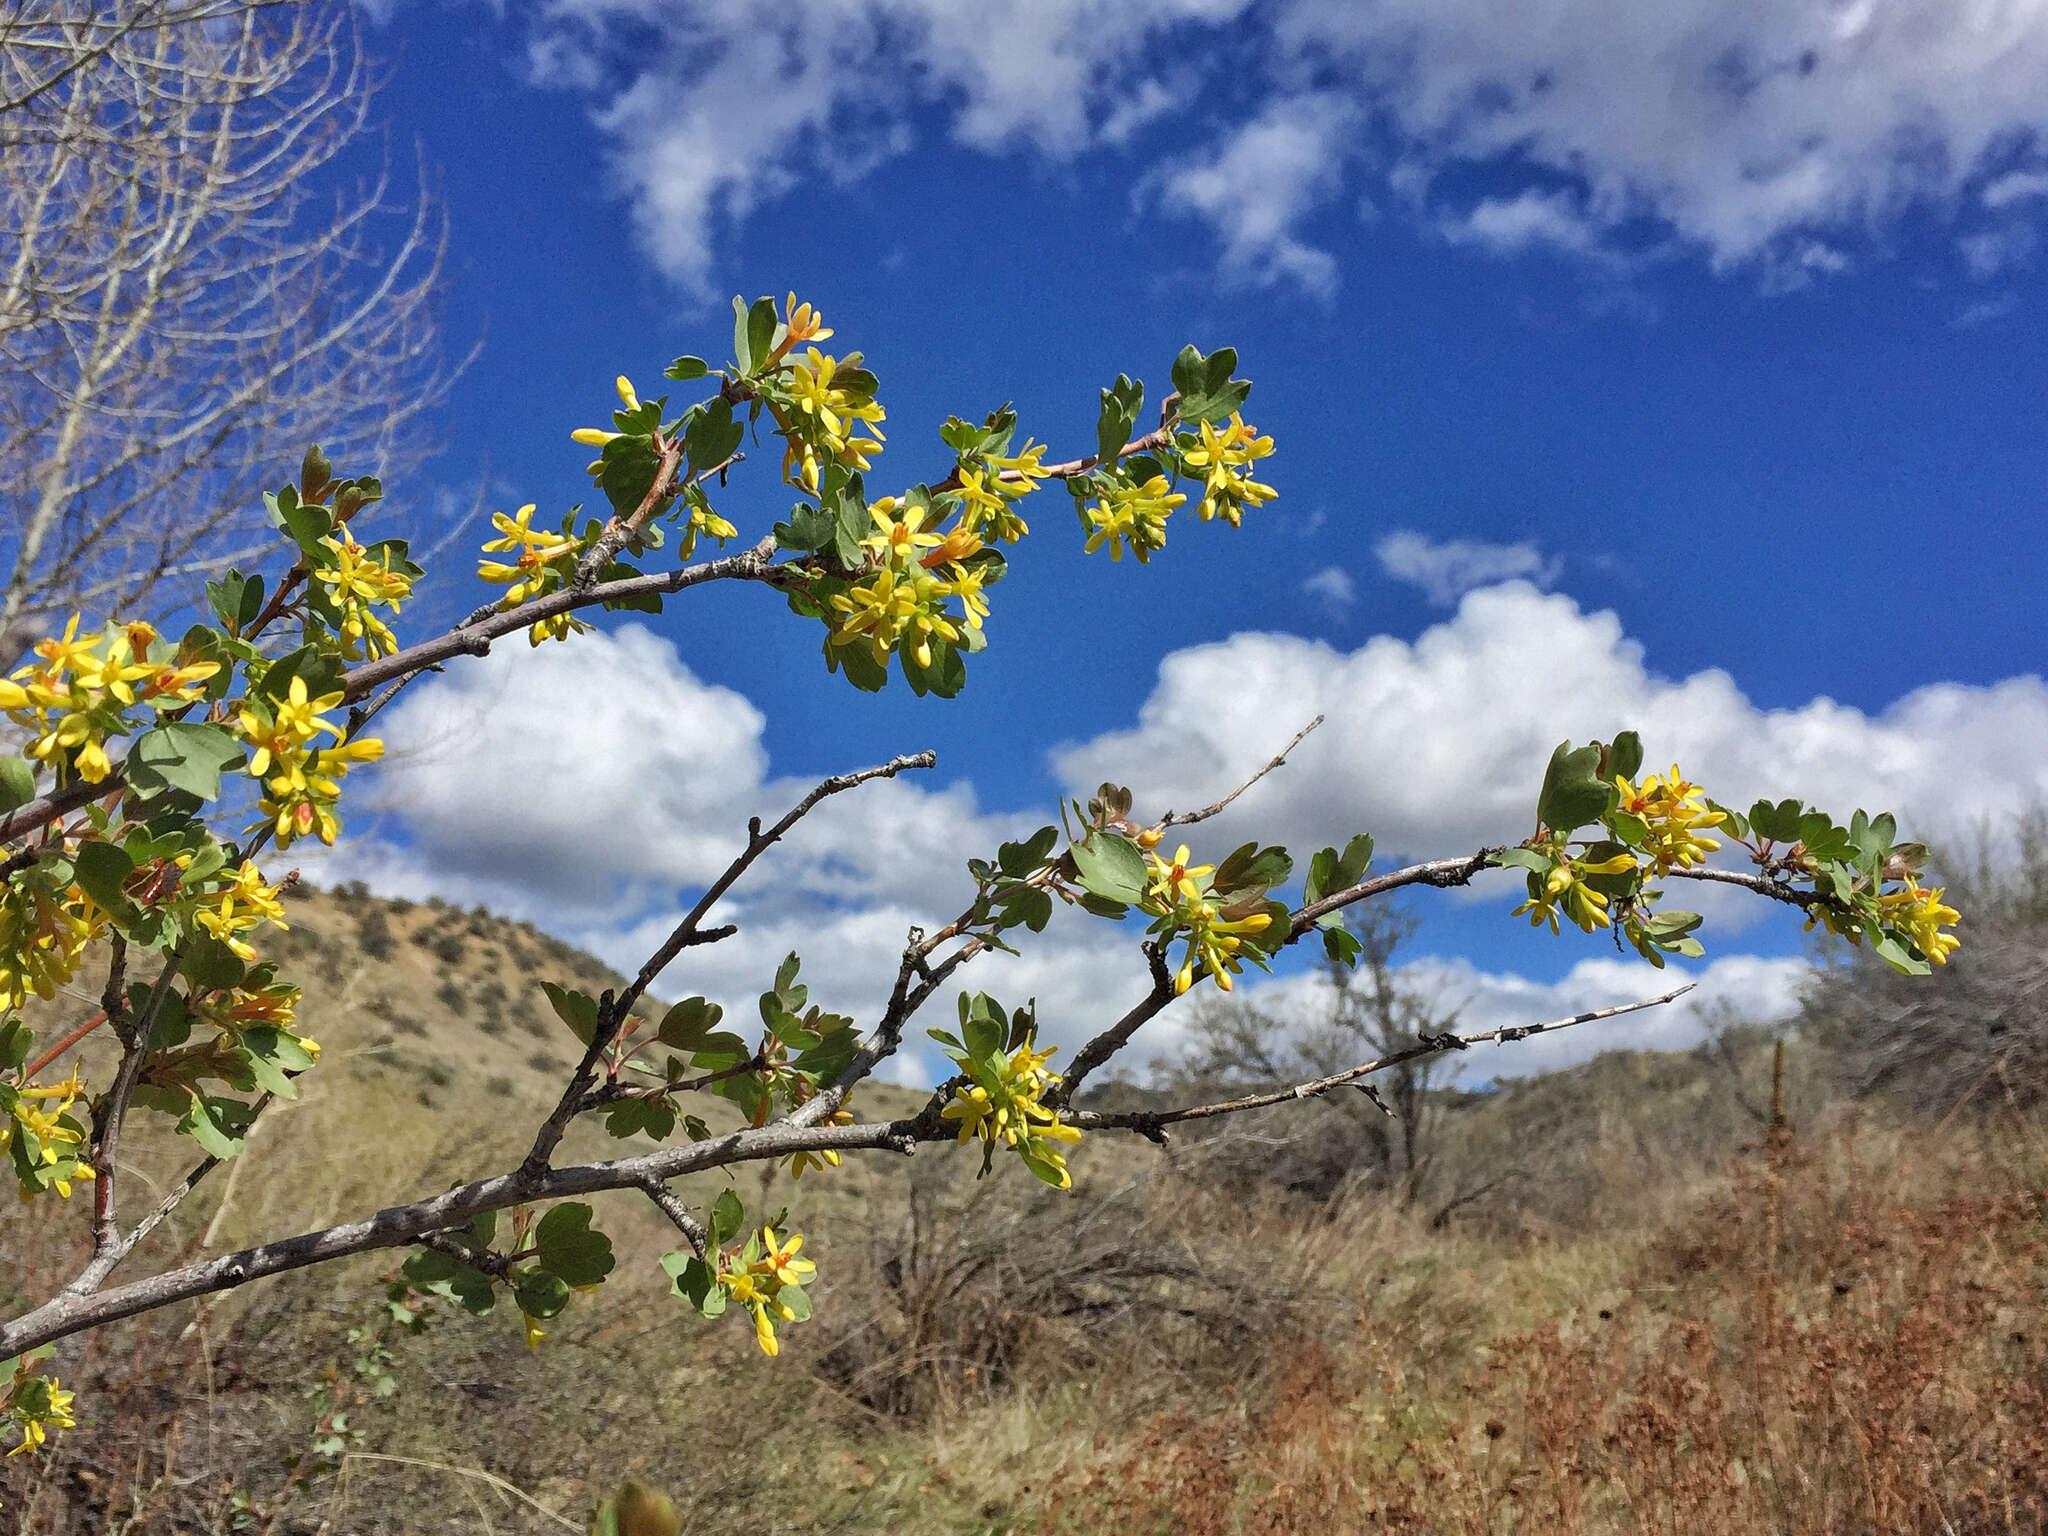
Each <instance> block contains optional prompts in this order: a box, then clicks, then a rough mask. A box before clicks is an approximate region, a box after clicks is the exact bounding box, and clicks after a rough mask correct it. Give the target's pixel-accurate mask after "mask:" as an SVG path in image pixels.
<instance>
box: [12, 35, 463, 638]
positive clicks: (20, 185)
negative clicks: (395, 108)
mask: <svg viewBox="0 0 2048 1536" xmlns="http://www.w3.org/2000/svg"><path fill="white" fill-rule="evenodd" d="M369 86H370V82H369V79H368V76H367V73H366V67H365V62H364V59H363V57H362V54H361V51H360V48H359V46H358V42H357V38H356V34H355V32H354V30H353V26H352V22H351V17H350V13H349V11H348V10H347V8H346V6H344V5H340V4H330V3H328V0H295V3H291V4H284V5H274V4H260V3H248V0H29V3H27V4H26V5H20V6H16V7H12V8H7V10H6V19H5V20H4V21H0V661H5V660H7V659H11V658H12V657H14V656H15V655H17V654H19V652H20V651H21V650H22V648H23V647H24V646H25V644H26V643H27V642H28V641H29V640H30V639H32V638H33V637H34V635H35V634H36V633H38V632H39V631H40V630H41V629H42V628H43V627H45V626H46V625H47V624H49V623H50V622H51V616H52V615H53V614H61V613H62V612H63V611H65V610H68V609H70V608H72V607H81V608H83V609H85V610H86V611H87V612H88V613H89V614H93V615H105V614H111V613H121V614H124V615H125V614H150V615H162V614H164V613H167V612H170V611H174V610H175V609H176V608H177V607H178V605H179V604H180V603H182V602H185V601H188V600H189V599H190V597H191V596H192V594H193V592H194V590H195V588H196V585H197V583H198V581H199V580H200V579H201V578H202V577H203V576H204V575H206V574H207V573H208V572H211V571H213V570H216V569H217V568H218V567H219V566H221V565H222V564H224V563H226V562H227V561H228V560H230V559H234V558H245V557H246V556H247V555H249V554H253V553H256V552H260V551H262V550H264V549H266V548H267V547H268V546H269V544H270V542H271V539H272V533H271V529H270V527H269V524H268V521H267V519H266V517H265V514H264V510H263V507H262V504H261V498H260V495H259V489H260V486H261V485H262V484H263V483H265V481H266V480H272V479H275V477H276V473H277V466H278V465H279V464H280V463H288V462H296V460H297V458H298V456H299V453H300V451H301V450H302V449H303V448H304V446H305V445H306V444H307V443H310V442H318V443H321V444H323V445H324V446H325V447H326V448H327V449H328V451H329V453H330V455H331V456H332V457H334V458H335V459H336V460H337V461H341V462H346V463H348V464H350V465H351V466H364V467H370V466H375V467H377V468H381V469H382V470H384V471H385V472H387V473H388V472H390V471H391V470H393V469H397V468H400V467H403V466H405V465H406V464H407V463H408V462H410V461H413V460H415V459H416V458H417V457H418V455H419V453H420V451H421V449H422V447H423V443H422V435H421V429H422V427H423V424H424V423H423V418H424V415H425V413H426V412H427V411H428V410H429V409H430V408H431V407H432V406H433V405H435V404H436V403H437V402H438V400H439V399H440V398H441V396H442V394H443V392H444V389H445V385H446V383H447V380H448V377H449V375H448V372H447V370H446V368H445V367H444V365H443V362H442V352H441V347H440V339H439V328H438V319H437V303H436V300H437V297H438V292H439V288H440V275H441V263H442V255H443V235H444V230H443V227H442V224H441V221H440V220H439V219H438V217H437V216H436V214H435V213H434V211H433V209H432V205H431V202H430V200H429V198H428V197H427V196H426V195H425V189H424V188H422V190H421V195H420V197H419V199H418V201H417V203H416V204H415V205H414V208H413V212H412V213H411V214H409V215H407V214H403V213H401V212H399V211H398V210H397V209H396V208H395V207H394V205H393V203H392V200H391V196H390V187H389V185H388V177H387V175H386V173H385V170H384V169H383V168H382V167H381V165H380V164H379V163H377V162H378V160H379V159H380V158H381V157H377V156H375V155H374V148H375V147H374V146H373V145H370V144H367V143H365V142H364V141H365V139H366V137H367V135H366V129H367V127H368V122H367V117H366V114H367V111H368V107H369V101H370V90H369ZM358 159H368V160H370V161H371V162H372V163H371V165H370V171H371V174H369V175H368V176H367V177H366V178H358V177H354V176H352V175H351V168H352V167H351V162H353V161H355V160H358Z"/></svg>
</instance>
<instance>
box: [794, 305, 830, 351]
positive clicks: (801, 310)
mask: <svg viewBox="0 0 2048 1536" xmlns="http://www.w3.org/2000/svg"><path fill="white" fill-rule="evenodd" d="M783 313H784V314H786V315H787V316H789V320H788V322H787V334H786V335H784V337H783V338H782V344H783V346H784V347H785V348H788V347H793V346H797V345H800V344H801V343H803V342H806V341H823V340H824V339H825V338H826V337H827V336H830V335H831V334H832V327H830V326H829V325H827V324H825V317H824V316H823V315H821V314H819V313H818V311H817V310H816V309H814V308H813V307H812V306H810V305H809V304H799V303H797V301H796V295H795V294H794V293H792V294H791V295H790V296H789V299H788V301H787V302H786V303H785V304H784V306H783Z"/></svg>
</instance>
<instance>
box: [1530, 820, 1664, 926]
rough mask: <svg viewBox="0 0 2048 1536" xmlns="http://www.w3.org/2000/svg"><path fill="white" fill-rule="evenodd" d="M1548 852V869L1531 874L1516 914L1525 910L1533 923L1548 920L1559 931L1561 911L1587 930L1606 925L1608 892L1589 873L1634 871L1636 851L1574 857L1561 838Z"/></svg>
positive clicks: (1541, 924)
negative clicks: (1591, 856)
mask: <svg viewBox="0 0 2048 1536" xmlns="http://www.w3.org/2000/svg"><path fill="white" fill-rule="evenodd" d="M1547 852H1548V855H1549V858H1550V867H1549V869H1548V871H1547V872H1542V873H1540V874H1532V875H1531V876H1530V879H1529V899H1528V900H1527V901H1525V902H1523V903H1522V904H1521V905H1520V906H1519V907H1517V908H1515V911H1514V915H1515V916H1516V917H1520V916H1521V915H1522V914H1523V913H1525V912H1526V913H1528V914H1529V926H1530V927H1532V928H1541V927H1542V926H1543V925H1544V924H1546V923H1548V924H1549V925H1550V931H1551V932H1552V933H1556V932H1558V931H1559V929H1558V916H1559V914H1560V913H1561V914H1562V915H1563V916H1564V918H1565V919H1566V920H1567V921H1568V922H1572V923H1575V924H1577V925H1578V927H1579V928H1580V929H1582V930H1583V931H1584V932H1586V933H1593V932H1596V931H1598V930H1599V929H1602V928H1605V927H1606V926H1607V924H1608V922H1609V920H1610V918H1611V916H1612V914H1611V912H1610V911H1609V898H1608V894H1607V892H1605V891H1602V890H1600V889H1598V888H1597V887H1595V886H1594V885H1592V884H1590V883H1588V881H1587V878H1586V877H1587V876H1589V875H1626V874H1632V873H1634V871H1635V868H1636V860H1635V855H1634V854H1632V853H1616V854H1610V855H1608V856H1607V857H1606V858H1602V859H1593V858H1589V857H1585V856H1576V857H1575V856H1574V855H1573V854H1572V852H1571V851H1570V849H1569V848H1568V847H1567V846H1566V845H1565V844H1564V843H1562V842H1557V843H1554V844H1552V845H1551V847H1550V848H1549V849H1548V850H1547Z"/></svg>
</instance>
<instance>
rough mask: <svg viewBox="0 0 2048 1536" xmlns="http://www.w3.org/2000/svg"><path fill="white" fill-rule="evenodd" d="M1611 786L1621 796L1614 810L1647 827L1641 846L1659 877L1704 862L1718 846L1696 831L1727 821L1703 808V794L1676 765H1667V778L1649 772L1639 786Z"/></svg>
mask: <svg viewBox="0 0 2048 1536" xmlns="http://www.w3.org/2000/svg"><path fill="white" fill-rule="evenodd" d="M1614 787H1615V788H1616V789H1617V790H1618V791H1620V795H1621V798H1620V800H1619V801H1618V802H1617V806H1616V808H1617V809H1618V810H1620V811H1622V812H1625V813H1626V814H1628V815H1630V816H1634V817H1636V818H1638V819H1639V820H1641V821H1642V822H1643V824H1644V825H1645V826H1647V827H1648V828H1649V835H1648V836H1647V837H1646V838H1645V839H1644V840H1643V842H1642V845H1641V846H1642V850H1643V852H1644V853H1645V854H1647V855H1648V856H1649V857H1650V859H1651V861H1652V862H1653V863H1654V864H1655V865H1656V866H1657V872H1658V873H1659V874H1662V873H1664V872H1665V871H1666V870H1670V869H1673V868H1677V869H1690V868H1691V867H1692V866H1693V865H1695V864H1700V863H1704V862H1705V861H1706V856H1707V855H1708V854H1710V853H1712V852H1713V851H1714V850H1715V849H1717V848H1719V847H1720V846H1721V845H1720V844H1719V843H1717V842H1716V841H1714V839H1712V838H1711V837H1702V836H1700V832H1701V831H1702V830H1703V829H1705V828H1708V827H1718V826H1720V825H1721V824H1722V823H1723V822H1724V821H1726V820H1727V819H1728V818H1727V817H1726V816H1725V815H1724V814H1723V813H1721V812H1720V811H1711V810H1708V809H1707V806H1706V801H1705V792H1704V791H1703V790H1702V789H1701V788H1700V787H1699V785H1697V784H1691V783H1688V782H1686V779H1685V777H1684V775H1683V774H1681V773H1680V772H1679V771H1678V765H1677V764H1676V763H1673V764H1672V765H1671V772H1670V774H1669V775H1668V776H1665V777H1659V776H1658V775H1656V774H1654V773H1653V774H1651V775H1650V776H1649V777H1648V778H1646V779H1644V780H1643V782H1642V784H1641V785H1640V786H1638V785H1634V784H1631V783H1630V782H1629V781H1628V780H1627V779H1626V778H1618V779H1616V780H1615V781H1614Z"/></svg>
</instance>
